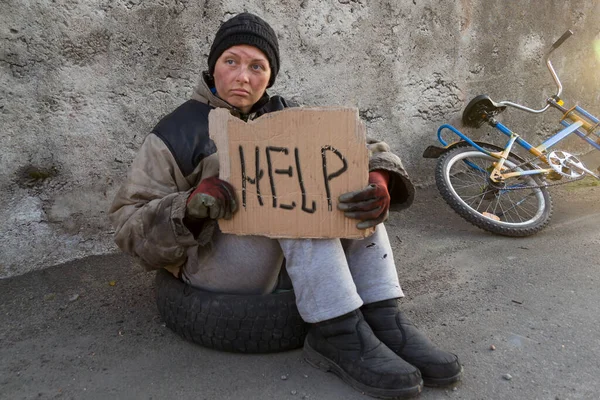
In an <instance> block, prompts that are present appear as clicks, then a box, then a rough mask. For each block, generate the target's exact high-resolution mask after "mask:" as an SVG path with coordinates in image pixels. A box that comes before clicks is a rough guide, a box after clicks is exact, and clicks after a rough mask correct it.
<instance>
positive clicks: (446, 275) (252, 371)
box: [0, 183, 600, 400]
mask: <svg viewBox="0 0 600 400" xmlns="http://www.w3.org/2000/svg"><path fill="white" fill-rule="evenodd" d="M552 193H553V199H554V203H555V212H554V217H553V220H552V222H551V224H550V226H549V227H548V228H546V229H545V230H544V231H542V232H541V233H539V234H537V235H535V236H532V237H528V238H506V237H500V236H495V235H492V234H490V233H487V232H484V231H481V230H479V229H478V228H476V227H474V226H472V225H470V224H469V223H467V222H465V221H464V220H462V219H461V218H460V217H458V216H457V215H456V214H454V213H453V212H452V211H451V210H450V208H449V207H448V206H446V205H445V203H444V202H443V200H442V199H441V198H440V196H439V195H438V194H437V191H436V190H435V188H432V187H429V188H424V189H419V190H418V192H417V200H416V202H415V204H414V206H413V207H411V208H410V209H409V210H406V211H403V212H401V213H394V214H392V216H391V219H390V221H389V222H388V223H387V228H388V232H389V235H390V238H391V241H392V246H393V248H394V257H395V260H396V263H397V267H398V271H399V275H400V279H401V283H402V287H403V289H404V291H405V294H406V297H405V298H404V299H403V300H402V302H401V306H402V308H403V309H404V310H405V311H406V312H407V313H408V315H409V316H410V318H411V319H412V321H413V322H414V323H415V324H416V325H417V326H418V327H419V328H420V329H421V330H422V331H423V332H425V333H427V334H428V335H429V336H430V338H431V339H432V340H433V341H434V342H436V343H437V344H438V345H440V346H441V347H443V348H445V349H448V350H450V351H452V352H455V353H456V354H458V356H459V357H460V359H461V361H462V362H463V364H464V379H463V381H462V382H461V383H460V384H458V385H457V386H456V387H455V388H449V389H429V388H425V389H424V391H423V393H422V394H421V396H420V398H421V399H509V400H510V399H552V400H557V399H560V400H566V399H598V398H600V382H599V380H600V378H599V377H600V361H599V360H600V333H599V332H600V315H599V312H598V311H599V309H600V290H598V287H599V285H600V268H599V264H600V261H599V260H600V235H599V233H598V232H599V230H598V226H599V225H600V204H599V202H598V197H599V194H600V187H599V186H594V185H591V184H589V185H588V184H587V183H582V184H580V185H575V186H574V187H570V188H564V187H563V188H561V189H558V191H553V192H552ZM153 279H154V275H153V274H152V273H146V272H143V271H141V270H140V269H138V268H137V267H133V266H132V263H131V261H130V260H129V259H128V258H127V257H125V256H122V255H109V256H99V257H90V258H86V259H82V260H77V261H73V262H70V263H67V264H63V265H58V266H52V267H49V268H47V269H45V270H42V271H38V272H34V273H29V274H26V275H22V276H18V277H14V278H11V279H5V280H0V398H1V399H11V400H12V399H174V398H178V399H324V400H329V399H363V400H364V399H367V398H368V397H367V396H364V395H362V394H361V393H359V392H356V391H354V390H353V389H351V388H350V387H349V386H347V385H346V384H344V383H343V382H342V381H341V380H340V379H339V378H337V377H336V376H334V375H333V374H330V373H324V372H322V371H319V370H316V369H314V368H313V367H311V366H310V365H308V364H307V363H306V362H304V361H303V359H302V352H301V350H295V351H290V352H285V353H278V354H267V355H240V354H231V353H223V352H218V351H214V350H210V349H206V348H203V347H200V346H198V345H195V344H192V343H189V342H186V341H185V340H183V339H182V338H180V337H179V336H177V335H176V334H175V333H173V332H172V331H170V330H169V329H168V328H166V327H165V326H164V323H163V322H162V321H161V319H160V316H159V315H158V312H157V308H156V305H155V302H154V281H153ZM492 346H493V348H494V350H492Z"/></svg>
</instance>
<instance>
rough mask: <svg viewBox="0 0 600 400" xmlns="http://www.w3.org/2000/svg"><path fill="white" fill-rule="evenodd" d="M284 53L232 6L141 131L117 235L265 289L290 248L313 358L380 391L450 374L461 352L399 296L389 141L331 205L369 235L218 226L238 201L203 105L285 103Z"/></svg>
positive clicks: (162, 261)
mask: <svg viewBox="0 0 600 400" xmlns="http://www.w3.org/2000/svg"><path fill="white" fill-rule="evenodd" d="M279 64H280V60H279V45H278V41H277V37H276V35H275V32H274V31H273V29H272V28H271V27H270V26H269V25H268V24H267V23H266V22H265V21H263V20H262V19H260V18H259V17H257V16H255V15H252V14H248V13H243V14H239V15H237V16H235V17H233V18H231V19H230V20H228V21H227V22H225V23H224V24H223V25H222V26H221V27H220V28H219V30H218V32H217V34H216V36H215V39H214V42H213V44H212V46H211V51H210V54H209V57H208V66H209V70H208V71H207V72H204V73H203V76H202V79H201V81H200V84H199V85H198V87H197V88H196V89H195V91H194V94H193V95H192V99H191V100H189V101H187V102H186V103H184V104H182V105H181V106H179V107H178V108H177V109H176V110H175V111H173V112H172V113H171V114H169V115H167V116H166V117H164V118H163V119H162V120H161V121H160V122H159V123H158V124H157V125H156V127H155V128H154V129H153V131H152V133H150V134H149V135H148V137H147V138H146V139H145V141H144V143H143V145H142V147H141V149H140V151H139V153H138V155H137V157H136V158H135V160H134V162H133V164H132V166H131V169H130V171H129V174H128V177H127V180H126V181H125V183H124V184H123V185H122V187H121V188H120V190H119V192H118V193H117V195H116V198H115V200H114V203H113V205H112V207H111V209H110V218H111V220H112V222H113V225H114V226H115V230H116V234H115V241H116V243H117V244H118V245H119V247H120V248H121V249H122V250H124V251H125V252H128V253H130V254H132V255H134V256H135V257H137V258H138V259H139V260H140V262H141V263H142V264H143V265H144V266H145V267H146V268H148V269H157V268H167V269H169V270H170V271H171V272H173V273H174V274H175V275H176V276H178V277H180V278H181V279H182V280H183V281H184V282H186V283H188V284H190V285H193V286H196V287H199V288H201V289H205V290H211V291H217V292H226V293H254V294H255V293H270V292H271V291H272V290H273V289H274V287H275V285H276V283H277V277H278V275H279V272H280V269H281V265H282V262H283V259H284V258H285V260H286V268H287V271H288V274H289V275H290V278H291V280H292V283H293V286H294V290H295V292H296V298H297V305H298V310H299V312H300V314H301V315H302V317H303V319H304V320H305V321H307V322H309V323H311V324H313V325H312V326H311V329H310V331H309V333H308V335H307V338H306V341H305V345H304V352H305V358H306V359H307V361H308V362H309V363H311V364H312V365H315V366H317V367H320V368H322V369H326V370H331V371H333V372H335V373H336V374H337V375H339V376H340V377H341V378H342V379H344V380H345V381H346V382H347V383H349V384H350V385H351V386H353V387H354V388H356V389H358V390H360V391H362V392H364V393H367V394H369V395H373V396H377V397H383V398H398V397H410V396H413V395H416V394H418V393H419V392H420V391H421V389H422V385H423V382H424V384H425V385H432V386H443V385H449V384H452V383H454V382H457V381H458V380H460V378H461V375H462V367H461V365H460V363H459V361H458V358H457V357H456V356H455V355H453V354H450V353H447V352H443V351H441V350H439V349H437V348H436V347H435V346H434V345H433V344H432V343H431V342H430V341H429V340H428V339H427V338H426V337H425V336H424V335H422V334H421V333H420V332H418V331H417V329H416V328H415V327H414V326H413V325H412V324H411V323H410V322H409V321H408V320H407V319H406V318H405V317H404V315H403V314H402V313H401V312H400V311H399V310H398V307H397V299H398V298H400V297H403V293H402V289H401V288H400V284H399V283H398V275H397V272H396V266H395V264H394V257H393V256H392V249H391V246H390V242H389V240H388V237H387V233H386V231H385V227H384V226H383V224H382V222H383V221H384V220H386V219H387V216H388V210H389V208H390V205H395V206H396V207H399V208H402V207H408V206H409V205H410V203H411V202H412V198H413V193H414V188H413V186H412V184H411V183H410V181H409V179H408V176H407V175H406V172H405V171H404V169H403V167H402V164H401V162H400V159H399V158H398V157H397V156H395V155H394V154H392V153H391V152H390V151H389V147H388V146H387V145H386V144H385V143H383V142H376V141H371V140H369V141H368V146H369V148H370V150H371V152H370V153H371V158H370V162H369V169H370V173H369V183H370V184H369V186H368V187H367V188H365V189H364V190H360V191H357V192H352V193H347V194H344V195H342V196H341V197H340V198H339V206H338V208H340V210H341V211H343V212H344V213H345V215H346V216H347V217H349V218H354V219H357V220H358V226H359V228H367V227H371V226H376V230H375V233H374V234H373V235H372V236H371V237H369V238H368V239H366V240H349V239H341V240H340V239H301V240H300V239H279V240H277V239H269V238H266V237H258V236H235V235H228V234H223V233H221V232H220V231H219V229H218V227H217V224H216V220H218V219H219V218H231V216H232V215H233V214H234V213H235V212H236V210H237V204H236V199H235V196H234V190H233V188H232V187H231V185H230V184H229V183H227V182H224V181H222V180H220V179H219V178H218V173H219V170H218V165H219V163H218V155H217V153H216V149H215V146H214V144H213V142H212V141H211V140H210V139H209V136H208V113H209V111H210V110H211V109H213V108H215V107H223V108H227V109H229V110H230V111H231V113H232V114H233V115H236V116H238V117H239V118H241V119H243V120H246V121H247V120H249V119H255V118H258V117H259V116H261V115H263V114H265V113H268V112H272V111H277V110H282V109H284V108H285V107H288V106H289V104H288V102H286V101H285V100H284V99H283V98H281V97H279V96H274V97H270V96H269V95H268V94H267V93H266V89H267V88H268V87H270V86H271V85H272V84H273V82H274V81H275V78H276V76H277V72H278V70H279ZM371 243H374V244H375V245H374V246H373V245H370V244H371ZM367 245H368V246H367ZM383 254H387V255H388V256H387V257H383Z"/></svg>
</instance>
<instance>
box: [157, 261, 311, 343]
mask: <svg viewBox="0 0 600 400" xmlns="http://www.w3.org/2000/svg"><path fill="white" fill-rule="evenodd" d="M156 295H157V296H156V303H157V306H158V311H159V313H160V315H161V317H162V319H163V321H164V322H165V324H166V326H167V327H169V328H170V329H172V330H173V331H175V332H176V333H178V334H179V335H181V336H182V337H183V338H185V339H187V340H190V341H192V342H194V343H197V344H200V345H202V346H205V347H210V348H212V349H216V350H223V351H230V352H238V353H271V352H278V351H285V350H292V349H296V348H298V347H301V346H302V345H303V343H304V337H305V336H306V333H307V331H308V324H307V323H305V322H304V321H303V320H302V318H301V317H300V314H299V313H298V309H297V308H296V297H295V295H294V291H293V290H287V291H282V292H279V293H272V294H268V295H264V296H261V295H233V294H223V293H212V292H207V291H203V290H199V289H196V288H194V287H192V286H190V285H187V284H185V283H184V282H182V281H180V280H179V279H176V278H175V277H174V276H173V275H172V274H171V273H169V272H168V271H166V270H159V271H158V272H157V274H156Z"/></svg>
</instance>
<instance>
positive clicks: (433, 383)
mask: <svg viewBox="0 0 600 400" xmlns="http://www.w3.org/2000/svg"><path fill="white" fill-rule="evenodd" d="M462 375H463V368H462V366H461V367H460V372H459V373H458V374H456V375H454V376H451V377H450V378H427V377H425V376H424V377H423V385H425V386H427V387H444V386H450V385H452V384H453V383H456V382H458V381H460V380H461V379H462Z"/></svg>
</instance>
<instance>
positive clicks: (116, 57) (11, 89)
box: [0, 0, 600, 278]
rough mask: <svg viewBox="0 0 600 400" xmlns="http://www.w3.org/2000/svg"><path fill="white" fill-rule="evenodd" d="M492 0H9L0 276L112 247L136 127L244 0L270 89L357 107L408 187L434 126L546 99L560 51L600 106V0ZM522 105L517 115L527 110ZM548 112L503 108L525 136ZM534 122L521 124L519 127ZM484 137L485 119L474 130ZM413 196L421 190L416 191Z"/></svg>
mask: <svg viewBox="0 0 600 400" xmlns="http://www.w3.org/2000/svg"><path fill="white" fill-rule="evenodd" d="M541 4H542V3H540V2H534V1H533V0H529V1H520V2H506V1H501V0H487V1H484V0H460V1H433V0H401V1H383V0H374V1H365V0H331V1H319V0H281V1H274V0H266V1H257V0H250V1H245V2H241V1H234V0H198V1H187V0H145V1H144V0H87V1H83V0H81V1H76V0H55V1H53V2H51V3H50V2H43V1H23V0H4V1H2V2H0V44H1V45H0V141H1V147H0V220H1V221H2V224H0V278H3V277H7V276H12V275H16V274H20V273H24V272H27V271H30V270H34V269H39V268H43V267H45V266H49V265H52V264H57V263H61V262H64V261H68V260H70V259H74V258H78V257H83V256H87V255H92V254H103V253H107V252H113V251H116V248H115V247H114V245H113V243H112V238H111V236H112V229H111V227H110V226H109V224H108V221H107V220H106V210H107V209H108V207H109V205H110V202H111V199H112V196H113V195H114V192H115V190H116V189H117V187H118V185H119V183H120V182H121V181H122V179H123V177H124V175H125V173H126V171H127V167H128V165H129V164H130V163H131V161H132V158H133V157H134V155H135V153H136V150H137V149H138V148H139V146H140V144H141V142H142V140H143V138H144V136H145V134H146V133H147V132H148V131H149V130H150V129H151V128H152V126H153V125H154V124H155V123H156V122H157V121H158V120H159V118H160V117H161V116H162V115H164V114H166V113H168V112H169V111H170V110H172V109H173V108H174V107H176V106H177V105H178V104H180V103H181V102H183V101H185V100H186V99H187V98H188V96H189V95H190V93H191V90H192V87H193V85H194V84H195V82H196V81H197V79H198V76H199V74H200V72H201V71H202V70H203V69H205V67H206V57H207V55H208V51H209V46H210V43H211V41H212V37H213V35H214V32H215V31H216V29H217V27H218V26H219V24H220V22H221V21H223V20H225V19H227V18H229V17H230V16H232V15H234V14H236V13H238V12H241V11H251V12H254V13H257V14H259V15H261V16H262V17H263V18H265V19H266V20H267V21H269V22H270V23H271V24H272V25H273V27H274V28H275V30H276V31H277V33H278V36H279V40H280V44H281V53H282V65H281V70H280V74H279V76H278V78H277V82H276V84H275V86H274V87H273V88H272V89H271V93H279V94H282V95H283V96H285V97H288V98H291V99H293V100H295V101H297V102H299V103H301V104H305V105H348V106H355V107H358V108H359V110H360V115H361V117H362V118H363V119H364V120H365V121H366V124H367V128H368V129H369V131H370V133H371V134H372V135H374V136H376V137H380V138H384V139H385V140H387V141H388V142H389V143H390V145H391V146H392V148H393V149H394V150H395V151H397V152H398V153H399V154H400V155H401V156H402V157H403V159H404V161H405V164H406V166H407V168H408V170H409V172H410V173H411V175H412V176H413V178H414V179H415V181H416V182H417V183H421V184H426V183H430V182H432V180H433V162H432V161H430V160H423V159H422V158H421V153H422V151H423V149H424V148H425V147H427V146H428V145H430V144H435V134H436V130H437V127H438V126H439V125H440V124H441V123H444V122H451V123H454V124H456V125H460V123H459V121H460V113H461V111H462V109H463V108H464V106H465V104H466V102H468V100H469V99H471V98H472V97H474V96H475V95H477V94H481V93H488V94H490V95H491V96H492V98H494V99H497V100H509V99H510V100H515V101H518V102H521V103H525V104H527V105H530V106H532V107H536V108H537V107H541V106H542V104H543V100H544V98H545V97H546V96H548V95H550V94H552V91H553V86H552V81H551V79H550V77H549V75H548V73H547V71H546V70H545V68H544V66H543V65H542V64H541V61H542V57H543V52H544V51H545V49H547V48H548V46H549V45H550V44H551V43H552V42H553V41H554V40H555V39H556V38H558V37H559V36H560V35H561V34H562V32H563V31H565V30H566V29H568V28H574V30H575V31H576V34H575V36H573V37H572V38H571V39H569V41H568V42H567V44H565V45H564V46H563V47H561V49H560V50H559V51H557V52H556V55H555V57H554V62H555V66H556V68H557V70H558V71H559V72H560V74H561V76H562V77H563V80H564V82H563V83H564V86H565V98H567V99H573V100H576V101H577V102H579V103H580V104H582V105H585V106H587V108H589V109H590V111H592V112H596V113H598V112H600V109H598V107H597V104H600V102H599V101H598V100H599V96H600V95H598V93H600V90H598V89H600V87H599V86H600V82H599V78H598V74H597V72H596V71H597V70H598V66H599V62H598V59H597V58H595V53H594V51H593V44H594V42H595V41H596V40H598V39H600V37H599V36H598V28H597V27H598V26H600V24H599V22H600V6H599V5H598V3H597V2H595V1H593V0H581V1H570V2H558V1H552V2H544V3H543V6H542V5H541ZM524 117H526V119H525V118H524ZM556 118H557V115H556V114H552V115H550V113H548V115H544V116H541V117H536V116H529V115H527V116H524V115H522V114H519V113H517V112H511V113H506V115H504V116H503V121H504V122H506V123H507V124H508V125H509V126H511V127H514V128H515V129H516V130H517V131H518V132H519V133H522V134H523V135H524V136H525V137H526V138H527V139H531V140H539V139H541V138H543V137H544V136H547V135H549V134H551V133H552V132H553V130H554V127H555V126H556V124H555V123H556ZM525 121H527V123H528V124H525ZM468 133H469V134H471V135H474V136H475V137H479V138H485V139H486V140H493V139H494V138H496V136H495V135H492V132H491V130H489V129H486V128H482V129H480V130H479V131H472V130H469V131H468ZM417 201H418V199H417Z"/></svg>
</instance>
